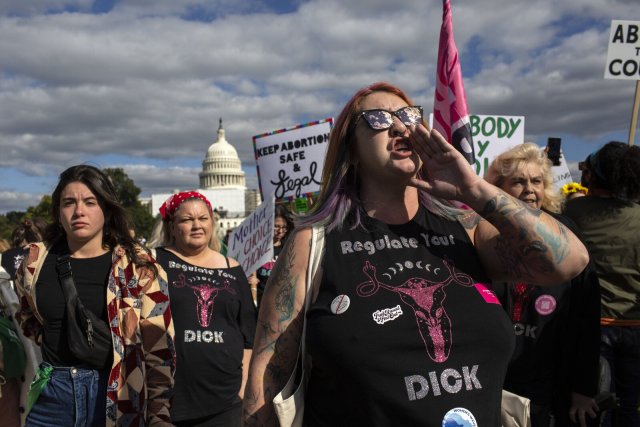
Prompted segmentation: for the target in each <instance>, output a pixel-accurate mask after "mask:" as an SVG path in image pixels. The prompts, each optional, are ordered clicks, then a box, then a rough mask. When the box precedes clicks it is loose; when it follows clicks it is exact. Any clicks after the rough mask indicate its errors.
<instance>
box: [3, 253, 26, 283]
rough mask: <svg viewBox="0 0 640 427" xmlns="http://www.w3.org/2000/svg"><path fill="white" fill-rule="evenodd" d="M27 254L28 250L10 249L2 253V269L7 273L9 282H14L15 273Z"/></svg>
mask: <svg viewBox="0 0 640 427" xmlns="http://www.w3.org/2000/svg"><path fill="white" fill-rule="evenodd" d="M27 254H28V250H27V249H24V248H11V249H7V250H6V251H4V252H3V253H2V268H4V270H5V271H6V272H7V273H9V276H11V280H16V271H17V270H18V267H20V264H22V260H24V258H25V257H26V256H27Z"/></svg>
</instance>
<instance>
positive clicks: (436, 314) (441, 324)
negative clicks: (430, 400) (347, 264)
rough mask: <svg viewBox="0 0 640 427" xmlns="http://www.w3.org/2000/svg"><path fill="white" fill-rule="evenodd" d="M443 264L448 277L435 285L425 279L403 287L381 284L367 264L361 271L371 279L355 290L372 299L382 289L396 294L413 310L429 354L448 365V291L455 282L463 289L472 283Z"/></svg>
mask: <svg viewBox="0 0 640 427" xmlns="http://www.w3.org/2000/svg"><path fill="white" fill-rule="evenodd" d="M443 263H444V266H445V267H446V269H447V271H448V275H447V277H445V279H444V280H442V281H439V282H436V281H430V280H427V279H425V278H423V277H414V278H411V279H408V280H407V281H405V282H404V283H402V284H399V285H390V284H386V283H382V282H380V281H379V280H378V277H377V274H376V267H375V266H373V265H372V264H371V263H370V262H369V261H366V262H365V264H364V267H363V268H362V271H363V273H364V274H365V275H366V276H367V277H369V281H367V282H364V283H360V284H359V285H358V286H357V287H356V293H357V294H358V296H360V297H369V296H372V295H374V294H376V293H377V292H378V291H379V290H380V289H384V290H387V291H390V292H394V293H397V294H398V295H399V296H400V300H401V301H402V302H403V303H404V304H405V305H407V306H409V307H411V309H412V310H413V313H414V315H415V318H416V324H417V326H418V331H419V334H420V337H421V338H422V342H423V343H424V345H425V348H426V350H427V355H428V356H429V358H431V360H433V361H434V362H438V363H442V362H445V361H446V360H447V359H448V358H449V353H450V351H451V344H452V326H451V319H450V318H449V315H448V314H447V311H446V309H445V306H444V300H445V298H446V296H447V294H446V292H445V288H446V286H447V285H448V284H450V283H453V282H455V283H458V284H460V285H463V286H471V285H472V284H473V279H472V278H471V276H469V275H467V274H464V273H460V272H456V271H455V270H454V266H453V265H452V264H451V263H450V262H449V261H447V260H443Z"/></svg>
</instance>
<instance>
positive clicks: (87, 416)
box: [26, 362, 109, 427]
mask: <svg viewBox="0 0 640 427" xmlns="http://www.w3.org/2000/svg"><path fill="white" fill-rule="evenodd" d="M43 365H48V364H47V363H46V362H43ZM108 376H109V371H106V370H105V371H98V370H95V369H87V368H76V367H53V371H52V372H51V378H50V380H49V382H48V383H47V385H46V386H45V387H44V389H43V390H42V393H41V394H40V397H38V400H37V401H36V403H35V404H34V405H33V408H31V411H30V412H29V415H28V416H27V421H26V427H45V426H46V427H53V426H60V427H99V426H104V425H105V421H106V417H107V416H106V407H107V380H108Z"/></svg>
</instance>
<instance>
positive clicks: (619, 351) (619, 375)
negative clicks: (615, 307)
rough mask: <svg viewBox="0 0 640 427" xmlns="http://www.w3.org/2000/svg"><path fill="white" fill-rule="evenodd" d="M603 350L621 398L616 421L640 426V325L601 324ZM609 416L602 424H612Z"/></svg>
mask: <svg viewBox="0 0 640 427" xmlns="http://www.w3.org/2000/svg"><path fill="white" fill-rule="evenodd" d="M600 334H601V338H600V354H602V356H603V357H604V358H605V359H607V362H609V367H610V368H611V391H612V392H614V393H615V394H616V396H617V397H618V398H619V399H620V409H618V410H617V411H614V413H613V425H614V426H619V427H626V426H630V427H631V426H636V427H637V426H640V414H639V413H638V403H639V402H640V327H621V326H602V327H600ZM609 418H610V417H608V416H607V417H606V418H605V422H604V424H603V425H605V426H609V425H611V420H610V419H609Z"/></svg>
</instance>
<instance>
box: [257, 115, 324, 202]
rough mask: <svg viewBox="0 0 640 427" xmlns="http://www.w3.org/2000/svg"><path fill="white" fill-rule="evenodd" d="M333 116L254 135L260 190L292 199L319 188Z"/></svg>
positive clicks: (265, 193) (283, 198)
mask: <svg viewBox="0 0 640 427" xmlns="http://www.w3.org/2000/svg"><path fill="white" fill-rule="evenodd" d="M332 124H333V119H332V118H328V119H324V120H319V121H316V122H311V123H306V124H302V125H297V126H294V127H292V128H287V129H279V130H276V131H273V132H269V133H265V134H262V135H256V136H254V137H253V148H254V151H255V156H256V165H257V172H258V181H259V183H260V193H261V195H262V197H263V198H264V197H265V195H269V194H273V195H274V197H275V198H276V200H292V199H296V198H299V197H302V196H304V195H307V194H309V193H315V192H317V191H318V190H320V180H321V179H322V168H323V166H324V158H325V153H326V151H327V146H328V145H329V133H330V132H331V127H332Z"/></svg>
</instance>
